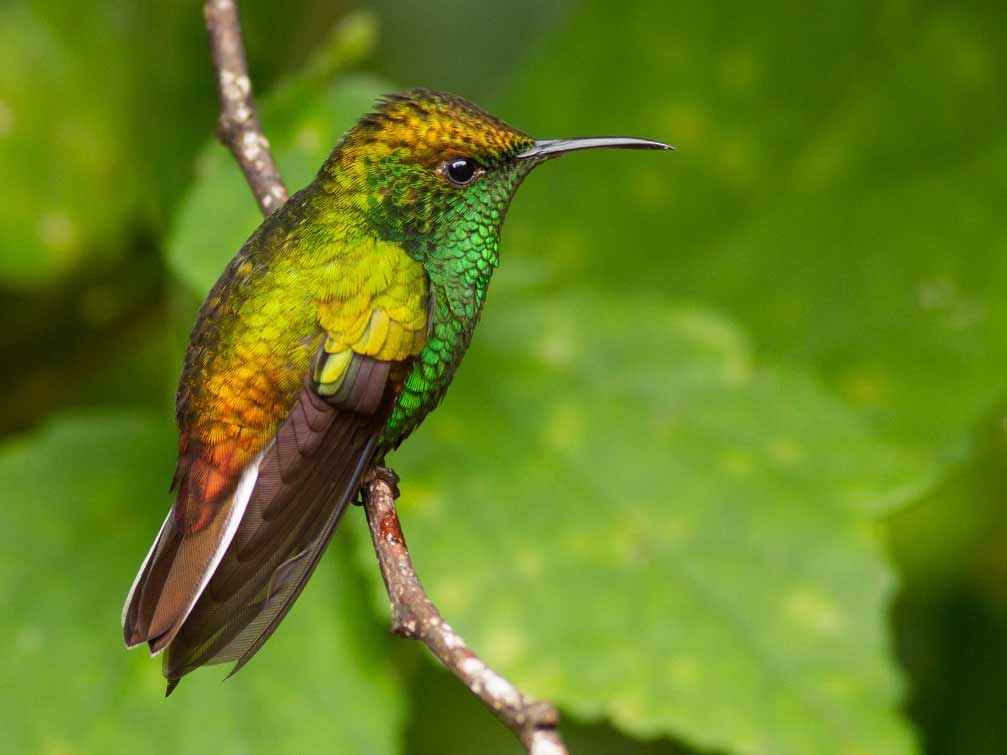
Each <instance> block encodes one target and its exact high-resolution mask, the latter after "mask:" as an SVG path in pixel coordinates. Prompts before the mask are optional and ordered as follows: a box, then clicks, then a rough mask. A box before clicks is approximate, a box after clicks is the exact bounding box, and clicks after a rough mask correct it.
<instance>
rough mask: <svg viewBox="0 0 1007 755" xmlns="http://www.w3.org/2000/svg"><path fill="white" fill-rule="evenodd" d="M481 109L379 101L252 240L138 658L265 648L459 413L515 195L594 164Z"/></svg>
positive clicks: (605, 141) (179, 663) (190, 374)
mask: <svg viewBox="0 0 1007 755" xmlns="http://www.w3.org/2000/svg"><path fill="white" fill-rule="evenodd" d="M604 148H624V149H671V147H669V146H668V145H666V144H662V143H660V142H656V141H650V140H647V139H638V138H632V137H591V138H574V139H540V140H536V139H533V138H532V137H530V136H528V135H527V134H525V133H524V132H522V131H519V130H517V129H515V128H513V127H511V126H509V125H507V124H506V123H504V122H503V121H501V120H499V119H498V118H496V117H494V116H493V115H490V114H489V113H487V112H485V111H483V110H481V109H480V108H479V107H477V106H475V105H473V104H472V103H470V102H468V101H466V100H464V99H462V98H460V97H457V96H454V95H450V94H445V93H442V92H436V91H431V90H428V89H413V90H410V91H407V92H404V93H401V94H394V95H388V96H385V97H383V98H381V99H380V100H379V101H378V102H377V104H376V105H375V107H374V110H373V112H371V113H369V114H366V115H364V116H363V117H362V118H361V119H360V120H359V121H358V122H357V123H356V125H355V126H353V127H352V128H350V129H349V130H348V131H347V132H346V133H345V135H344V136H343V138H342V140H341V141H340V142H339V144H337V145H336V147H335V148H334V149H333V151H332V153H331V155H330V156H329V158H328V159H327V160H326V161H325V163H324V164H323V165H322V167H321V169H320V170H319V172H318V174H317V176H316V178H315V179H314V181H313V182H312V183H311V184H309V185H308V186H307V187H305V188H304V189H302V190H301V191H299V192H297V193H296V194H294V195H293V196H291V197H290V199H289V200H288V201H287V202H286V204H284V205H283V206H282V207H280V208H279V209H277V210H276V211H275V212H273V213H272V214H271V215H269V216H268V217H266V219H265V220H264V221H263V222H262V224H261V225H260V226H259V227H258V228H257V229H256V230H255V231H254V232H253V233H252V235H251V236H250V237H249V238H248V240H247V241H246V242H245V244H244V245H243V246H242V247H241V249H240V250H239V251H238V252H237V254H236V255H235V256H234V258H233V259H232V260H231V261H230V263H229V264H228V265H227V267H226V269H225V270H224V272H223V274H222V275H221V276H220V278H219V279H218V280H217V282H216V284H215V285H214V286H213V288H212V289H211V290H210V292H209V294H208V295H207V297H206V300H205V301H204V302H203V304H202V307H201V308H200V310H199V314H198V316H197V319H196V324H195V326H194V328H193V330H192V335H191V336H190V339H189V343H188V348H187V350H186V353H185V358H184V363H183V366H182V373H181V378H180V381H179V386H178V392H177V395H176V402H175V408H176V412H175V414H176V424H177V428H178V463H177V466H176V468H175V473H174V476H173V479H172V483H171V491H172V492H173V493H174V504H173V506H172V508H171V510H170V511H169V512H168V516H167V518H166V519H165V521H164V524H163V525H162V526H161V529H160V531H159V532H158V534H157V537H156V539H155V540H154V544H153V545H152V546H151V548H150V550H149V552H148V553H147V556H146V558H145V559H144V560H143V563H142V565H141V566H140V570H139V573H138V574H137V575H136V579H135V580H134V581H133V585H132V587H131V588H130V590H129V594H128V596H127V598H126V604H125V606H124V608H123V612H122V627H123V634H124V637H125V641H126V646H127V647H130V648H132V647H135V646H137V645H139V644H141V643H146V644H147V646H148V648H149V650H150V653H151V654H152V655H157V654H159V653H162V652H163V653H164V657H163V665H162V670H163V674H164V676H165V678H166V679H167V681H168V689H167V694H171V692H172V690H173V689H174V688H175V686H176V685H177V684H178V682H179V680H180V679H181V678H182V676H184V675H185V674H187V673H189V672H191V671H193V670H195V669H196V668H198V667H200V666H204V665H208V664H215V663H225V662H231V661H233V662H234V666H233V669H232V671H231V675H233V674H234V673H236V672H237V671H238V670H239V669H241V668H242V667H243V666H244V665H245V664H246V663H248V661H249V660H250V659H251V658H252V656H254V655H255V654H256V653H257V652H258V651H259V649H260V648H261V647H262V646H263V644H264V643H265V642H266V640H268V639H269V637H270V636H271V635H272V633H273V632H274V631H275V630H276V628H277V626H278V625H279V623H280V622H281V621H282V620H283V618H284V617H285V616H286V614H287V612H288V611H289V610H290V608H291V606H292V605H293V603H294V601H296V600H297V598H298V596H299V595H300V594H301V591H302V590H303V589H304V586H305V584H306V583H307V581H308V579H309V578H310V577H311V574H312V572H313V571H314V569H315V567H316V566H317V565H318V561H319V559H320V558H321V557H322V554H323V553H324V551H325V548H326V546H327V545H328V542H329V540H330V538H331V537H332V533H333V531H334V530H335V528H336V526H337V525H338V523H339V520H340V518H341V517H342V515H343V512H344V511H345V509H346V507H347V505H348V504H349V503H350V502H351V501H352V500H353V499H355V497H356V496H357V494H358V491H359V489H360V486H361V484H362V480H363V479H364V475H365V473H366V472H367V471H368V470H369V469H377V468H380V465H383V463H384V459H385V456H386V454H388V453H389V452H390V451H392V450H394V449H396V448H397V447H398V446H399V444H401V443H402V441H403V440H404V439H405V438H406V437H407V436H408V435H409V434H410V433H411V432H412V431H413V430H415V429H416V427H417V426H418V425H419V424H420V423H421V422H422V421H423V419H424V417H426V415H427V414H429V413H430V411H431V410H433V409H434V408H435V407H436V406H437V405H438V404H439V403H440V401H441V399H442V398H443V397H444V394H445V392H446V391H447V389H448V386H449V385H450V384H451V381H452V379H453V378H454V375H455V371H456V370H457V369H458V365H459V363H460V362H461V360H462V357H463V356H464V355H465V352H466V350H467V349H468V346H469V343H470V341H471V339H472V334H473V331H474V330H475V327H476V324H477V323H478V321H479V317H480V313H481V312H482V308H483V302H484V301H485V298H486V293H487V289H488V287H489V283H490V278H491V277H492V276H493V271H494V270H495V269H496V267H497V264H498V262H499V246H500V230H501V226H502V224H503V220H504V216H505V214H506V212H507V208H508V206H509V205H510V201H511V198H512V197H513V196H514V193H515V192H516V191H517V189H518V187H519V186H520V184H521V182H522V181H523V180H524V178H525V177H526V176H527V175H528V174H529V173H530V172H531V171H532V170H533V169H534V168H535V167H536V166H538V165H541V164H542V163H543V162H545V161H547V160H549V159H551V158H554V157H557V156H559V155H565V154H567V153H569V152H575V151H579V150H591V149H604Z"/></svg>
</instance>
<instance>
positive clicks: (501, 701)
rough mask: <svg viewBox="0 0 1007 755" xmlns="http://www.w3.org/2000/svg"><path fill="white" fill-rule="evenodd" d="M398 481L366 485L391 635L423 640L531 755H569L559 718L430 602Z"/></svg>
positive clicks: (372, 475) (378, 475)
mask: <svg viewBox="0 0 1007 755" xmlns="http://www.w3.org/2000/svg"><path fill="white" fill-rule="evenodd" d="M397 482H398V477H397V476H396V475H395V473H394V472H392V471H391V470H389V469H385V468H383V467H372V468H371V469H370V470H369V471H368V473H367V475H366V477H365V480H364V486H363V494H364V507H365V508H366V510H367V523H368V526H369V527H370V530H371V541H372V542H373V543H374V551H375V552H376V553H377V556H378V564H379V565H380V566H381V576H382V577H383V578H384V580H385V589H386V590H387V591H388V598H389V599H390V600H391V604H392V632H394V633H395V634H397V635H398V636H400V637H406V638H409V639H414V640H419V641H420V642H422V643H423V644H424V645H426V646H427V647H428V648H429V649H430V652H431V653H433V654H434V656H436V658H437V659H438V660H439V661H440V662H441V663H443V664H444V665H445V666H446V667H447V668H448V670H449V671H451V673H452V674H454V675H455V676H457V677H458V678H459V679H460V680H461V682H462V683H463V684H464V685H465V686H466V687H468V688H469V690H471V691H472V693H473V694H475V695H477V696H478V697H479V699H480V700H482V701H483V702H484V703H486V705H487V707H489V709H490V710H492V711H493V713H495V714H496V716H497V718H499V719H500V720H501V721H503V722H504V723H505V724H507V726H509V727H510V728H511V730H512V731H513V732H514V733H515V734H517V736H518V738H519V739H520V740H521V741H522V742H523V743H524V746H525V747H526V748H527V750H528V752H529V753H532V755H566V752H567V750H566V746H565V745H564V744H563V740H562V739H561V738H560V735H559V731H558V730H557V728H556V727H557V726H558V724H559V714H558V713H557V712H556V709H555V708H554V707H553V706H552V705H550V704H549V703H545V702H538V701H535V700H531V699H529V698H527V697H525V696H524V695H522V694H521V692H520V690H518V689H517V687H515V686H514V685H513V684H511V683H510V682H509V681H507V680H506V679H504V678H503V677H502V676H501V675H500V674H498V673H497V672H495V671H494V670H493V669H491V668H490V667H489V666H487V665H486V663H485V662H483V660H482V659H481V658H479V656H478V655H476V654H475V653H474V652H472V650H471V649H470V648H469V647H468V645H466V644H465V641H464V640H462V638H461V637H459V636H458V634H457V633H456V632H455V631H454V630H453V629H452V628H451V626H450V625H449V624H448V623H447V622H446V621H444V618H443V617H442V616H441V614H440V612H439V611H438V610H437V607H436V606H435V605H434V604H433V603H432V602H431V601H430V598H428V597H427V594H426V592H425V591H424V590H423V585H422V584H421V583H420V579H419V577H418V576H417V575H416V570H415V568H413V560H412V558H411V557H410V555H409V549H408V548H407V547H406V540H405V536H404V535H403V534H402V527H401V525H400V524H399V515H398V513H397V512H396V510H395V498H396V497H397V496H398V487H397V485H396V483H397Z"/></svg>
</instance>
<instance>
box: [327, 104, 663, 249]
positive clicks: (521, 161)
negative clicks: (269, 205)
mask: <svg viewBox="0 0 1007 755" xmlns="http://www.w3.org/2000/svg"><path fill="white" fill-rule="evenodd" d="M605 147H621V148H637V149H641V148H643V149H670V147H668V146H667V145H665V144H661V143H659V142H652V141H648V140H644V139H634V138H628V137H600V138H598V137H596V138H587V139H549V140H540V141H536V140H535V139H533V138H532V137H530V136H528V134H525V133H524V132H522V131H519V130H518V129H516V128H514V127H512V126H510V125H508V124H506V123H504V122H503V121H501V120H500V119H499V118H496V117H495V116H493V115H491V114H489V113H487V112H486V111H484V110H482V109H480V108H478V107H476V106H475V105H473V104H472V103H471V102H468V101H467V100H464V99H462V98H461V97H457V96H454V95H450V94H445V93H443V92H435V91H431V90H429V89H412V90H409V91H407V92H403V93H401V94H394V95H388V96H386V97H384V98H382V99H381V100H380V101H379V102H378V103H377V106H376V108H375V110H374V112H372V113H369V114H368V115H365V116H364V117H363V118H361V119H360V121H359V122H358V123H357V124H356V125H355V126H354V127H353V128H351V129H350V130H349V131H348V132H347V133H346V135H345V137H344V138H343V141H342V142H341V143H340V144H339V145H338V146H337V147H336V149H335V150H334V151H333V153H332V156H331V157H330V158H329V160H328V161H327V162H326V164H325V166H323V168H322V172H321V174H320V179H321V183H322V186H323V188H326V189H328V190H330V191H334V192H337V193H341V194H342V193H349V194H354V195H355V196H356V199H355V200H354V203H355V204H356V206H357V207H358V208H359V209H360V210H361V211H362V212H363V213H364V215H365V216H366V218H367V219H368V222H369V223H370V224H371V225H372V227H373V228H374V229H375V230H376V231H377V232H378V234H379V235H380V236H381V237H382V238H384V239H386V240H390V241H396V242H399V243H401V244H403V246H404V247H405V249H406V251H407V252H408V253H409V254H410V255H411V256H413V257H414V258H416V259H418V260H420V261H422V262H435V261H436V258H437V257H446V258H450V259H455V260H457V259H459V258H460V257H464V258H471V260H472V261H473V262H476V261H478V260H479V259H480V258H481V259H484V260H486V261H487V262H488V263H489V264H490V265H495V264H496V262H497V247H498V241H499V234H500V226H501V224H502V222H503V218H504V215H505V214H506V212H507V208H508V206H509V205H510V201H511V198H512V197H513V196H514V193H515V192H516V191H517V188H518V186H520V184H521V181H522V180H523V179H524V178H525V176H527V175H528V173H530V172H531V170H532V169H533V168H535V167H536V166H537V165H540V164H541V163H542V162H544V161H545V160H548V159H549V158H552V157H556V156H558V155H561V154H566V153H567V152H572V151H576V150H582V149H597V148H605Z"/></svg>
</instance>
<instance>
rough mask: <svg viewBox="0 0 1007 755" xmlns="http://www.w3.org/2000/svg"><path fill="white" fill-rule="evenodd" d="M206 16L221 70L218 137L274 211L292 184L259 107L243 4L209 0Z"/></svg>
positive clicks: (262, 201) (218, 70)
mask: <svg viewBox="0 0 1007 755" xmlns="http://www.w3.org/2000/svg"><path fill="white" fill-rule="evenodd" d="M203 17H204V18H205V19H206V30H207V31H208V32H209V33H210V52H211V54H212V55H213V68H214V70H215V71H216V73H217V99H218V100H219V101H220V117H219V118H218V119H217V138H218V139H220V141H221V142H222V143H223V145H224V146H225V147H227V148H228V149H229V150H231V152H232V153H233V154H234V157H235V159H236V160H237V161H238V165H240V166H241V171H242V172H243V173H244V174H245V180H246V181H248V185H249V186H250V187H251V189H252V193H253V194H254V195H255V200H256V201H257V202H258V203H259V209H260V210H262V213H263V214H264V215H268V214H269V213H271V212H272V211H273V210H275V209H276V208H277V207H280V206H281V205H283V203H284V202H286V201H287V196H288V195H287V188H286V187H285V186H284V185H283V179H282V178H280V171H279V170H278V169H277V167H276V162H275V161H274V160H273V153H272V152H271V151H270V149H269V141H268V140H267V139H266V137H265V135H264V134H263V133H262V126H261V125H260V123H259V116H258V114H257V113H256V111H255V101H254V100H253V99H252V82H251V80H250V79H249V78H248V64H247V63H246V62H245V43H244V42H243V41H242V38H241V22H240V21H239V20H238V8H237V6H236V5H235V4H234V0H205V2H204V3H203Z"/></svg>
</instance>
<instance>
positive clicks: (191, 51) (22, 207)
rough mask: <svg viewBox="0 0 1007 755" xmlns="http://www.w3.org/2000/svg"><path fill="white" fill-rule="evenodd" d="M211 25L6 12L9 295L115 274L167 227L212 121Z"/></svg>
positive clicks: (153, 8)
mask: <svg viewBox="0 0 1007 755" xmlns="http://www.w3.org/2000/svg"><path fill="white" fill-rule="evenodd" d="M201 23H202V22H201V19H200V17H199V13H198V12H189V13H180V12H178V4H177V3H176V2H174V0H153V1H152V2H145V3H122V2H115V1H114V0H113V1H110V0H101V1H100V2H93V3H63V2H58V1H54V0H13V2H5V3H3V4H0V49H2V50H3V51H4V52H3V55H4V65H3V66H0V175H2V176H3V181H4V192H3V202H0V283H3V284H5V285H13V286H22V287H35V286H40V285H42V284H46V283H51V282H53V281H54V280H58V279H59V278H61V277H62V276H65V275H66V274H68V273H69V272H71V271H74V270H77V269H79V268H81V267H82V266H83V265H84V264H85V263H88V262H91V263H101V262H107V261H109V260H111V259H114V258H115V257H117V256H118V255H121V254H122V253H123V252H124V250H125V249H126V248H127V242H129V241H130V240H131V239H132V238H133V237H134V236H135V235H136V232H137V229H138V228H141V227H148V226H156V224H157V223H158V222H159V221H160V220H162V219H163V217H164V212H163V207H164V205H165V200H166V199H168V198H170V197H173V195H174V194H175V193H177V191H178V190H179V189H180V188H181V183H182V182H183V181H184V180H186V178H187V173H188V156H189V155H190V154H191V152H192V150H193V149H194V148H195V146H196V145H197V144H198V143H199V139H200V138H201V134H203V133H205V128H206V124H207V123H209V122H210V119H211V118H212V103H213V92H212V89H209V88H207V87H195V86H193V84H194V83H196V82H198V81H200V79H201V77H203V76H205V71H206V67H205V58H204V55H205V52H204V50H205V47H204V45H205V37H204V33H203V32H202V30H201V28H200V26H201ZM183 109H184V112H185V113H186V114H187V115H190V116H192V117H188V118H182V117H180V116H179V114H180V112H182V111H183ZM200 115H202V116H203V117H198V116H200ZM180 157H181V158H183V159H182V160H180V159H179V158H180Z"/></svg>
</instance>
